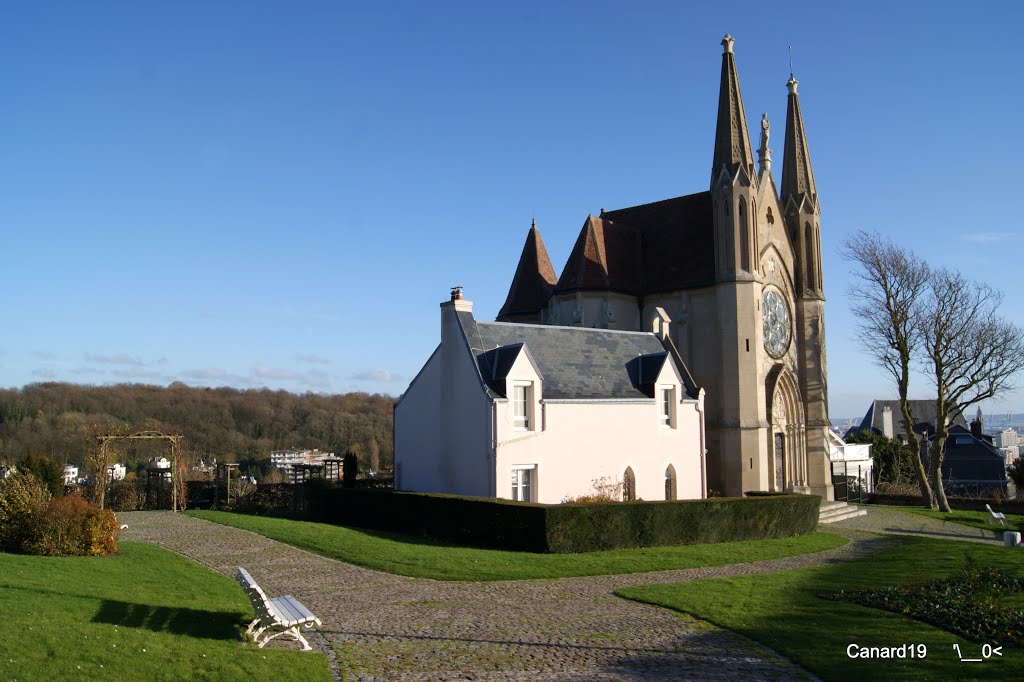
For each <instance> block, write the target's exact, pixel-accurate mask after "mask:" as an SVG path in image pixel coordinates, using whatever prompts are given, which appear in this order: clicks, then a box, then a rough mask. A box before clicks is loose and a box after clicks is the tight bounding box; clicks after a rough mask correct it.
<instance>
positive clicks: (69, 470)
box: [64, 464, 78, 485]
mask: <svg viewBox="0 0 1024 682" xmlns="http://www.w3.org/2000/svg"><path fill="white" fill-rule="evenodd" d="M75 483H78V467H76V466H75V465H74V464H65V465H64V485H74V484H75Z"/></svg>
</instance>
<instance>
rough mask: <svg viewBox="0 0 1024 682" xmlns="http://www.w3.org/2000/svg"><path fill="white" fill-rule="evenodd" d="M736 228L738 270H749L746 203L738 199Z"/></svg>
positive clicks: (741, 198)
mask: <svg viewBox="0 0 1024 682" xmlns="http://www.w3.org/2000/svg"><path fill="white" fill-rule="evenodd" d="M736 223H737V224H736V228H737V230H736V231H737V232H738V233H739V238H740V268H742V269H743V270H750V226H749V225H748V224H747V202H746V201H745V200H744V199H743V197H740V210H739V211H738V212H737V214H736Z"/></svg>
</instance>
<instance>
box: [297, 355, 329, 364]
mask: <svg viewBox="0 0 1024 682" xmlns="http://www.w3.org/2000/svg"><path fill="white" fill-rule="evenodd" d="M295 359H296V360H301V361H302V362H308V363H309V364H311V365H329V364H331V359H330V358H325V357H323V356H320V355H314V354H313V353H308V354H306V355H301V354H300V355H296V356H295Z"/></svg>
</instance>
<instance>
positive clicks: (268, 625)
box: [238, 566, 321, 651]
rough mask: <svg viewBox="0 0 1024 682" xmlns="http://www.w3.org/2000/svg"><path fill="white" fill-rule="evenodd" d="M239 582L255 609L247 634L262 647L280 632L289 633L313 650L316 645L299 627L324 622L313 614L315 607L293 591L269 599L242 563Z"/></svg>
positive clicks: (305, 649)
mask: <svg viewBox="0 0 1024 682" xmlns="http://www.w3.org/2000/svg"><path fill="white" fill-rule="evenodd" d="M238 582H239V583H240V584H241V585H242V589H244V590H245V593H246V594H247V595H248V596H249V601H251V602H252V608H253V609H254V610H255V611H256V618H254V619H253V621H252V622H251V623H249V627H248V628H246V630H245V634H246V635H249V636H250V637H252V638H253V640H254V641H255V642H256V645H257V646H258V647H259V648H261V649H262V648H263V647H265V646H266V645H267V642H269V641H270V640H272V639H274V638H275V637H280V636H281V635H288V636H289V637H291V638H293V639H295V640H296V641H298V642H300V643H301V644H302V650H303V651H310V650H311V649H312V648H313V647H311V646H310V645H309V642H307V641H306V638H305V637H303V636H302V633H301V632H300V631H299V628H300V627H306V628H311V627H313V625H314V624H316V625H321V623H320V619H319V618H317V617H316V616H314V615H313V612H312V611H310V610H309V609H307V608H306V607H305V606H303V605H302V603H301V602H300V601H299V600H298V599H296V598H295V597H293V596H291V595H290V594H288V595H285V596H283V597H276V598H274V599H268V598H267V595H266V593H265V592H264V591H263V588H261V587H260V586H259V585H257V584H256V581H255V580H253V577H252V576H251V575H249V572H248V571H246V570H245V569H244V568H242V567H241V566H239V567H238Z"/></svg>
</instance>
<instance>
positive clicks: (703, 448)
mask: <svg viewBox="0 0 1024 682" xmlns="http://www.w3.org/2000/svg"><path fill="white" fill-rule="evenodd" d="M697 414H699V415H700V498H701V499H702V500H706V499H707V497H708V476H707V470H706V468H705V462H706V460H707V456H708V449H707V445H706V444H705V440H704V389H703V388H702V389H700V390H699V391H698V392H697Z"/></svg>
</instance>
